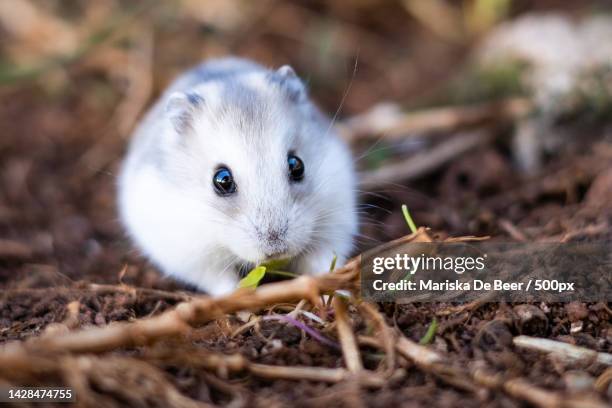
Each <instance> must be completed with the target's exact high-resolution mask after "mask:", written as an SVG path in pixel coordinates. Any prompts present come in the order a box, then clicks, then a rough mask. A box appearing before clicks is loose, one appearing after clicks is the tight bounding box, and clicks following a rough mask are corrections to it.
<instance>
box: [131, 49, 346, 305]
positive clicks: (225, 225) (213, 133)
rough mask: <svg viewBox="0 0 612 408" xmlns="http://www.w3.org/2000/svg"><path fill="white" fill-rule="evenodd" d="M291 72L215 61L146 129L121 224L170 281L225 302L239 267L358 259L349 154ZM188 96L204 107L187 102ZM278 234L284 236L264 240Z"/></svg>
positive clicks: (303, 266)
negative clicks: (292, 171)
mask: <svg viewBox="0 0 612 408" xmlns="http://www.w3.org/2000/svg"><path fill="white" fill-rule="evenodd" d="M225 70H228V71H227V72H232V71H231V70H234V71H235V72H233V73H231V74H228V75H227V76H224V75H223V72H225ZM219 72H221V74H219ZM287 72H289V71H288V70H287V69H284V70H281V71H279V73H277V74H275V73H274V71H269V70H266V69H264V68H262V67H260V66H258V65H255V64H253V63H250V62H248V61H244V60H237V59H229V60H220V61H213V62H210V63H207V64H205V65H203V66H200V67H198V68H197V69H195V70H192V71H190V72H188V73H186V74H185V75H183V76H182V77H180V78H179V79H178V80H177V81H176V82H175V83H174V84H173V85H172V86H171V87H170V88H169V90H168V91H167V92H166V93H165V94H164V95H163V96H162V97H161V99H160V101H159V102H158V103H157V104H156V106H154V107H153V108H152V109H151V111H150V112H149V113H148V114H147V116H146V117H145V119H144V120H143V122H142V123H141V125H140V126H139V128H138V129H137V130H136V132H135V135H134V139H133V141H132V143H131V145H130V149H129V151H128V154H127V157H126V160H125V162H124V165H123V167H122V171H121V175H120V178H119V211H120V216H121V219H122V221H123V223H124V225H125V227H126V229H127V231H128V232H129V234H130V235H131V237H132V238H133V239H134V241H135V242H136V244H137V245H138V246H139V247H140V249H141V250H142V251H143V252H144V254H145V255H147V256H148V257H149V258H150V259H151V260H152V261H153V262H154V263H155V264H157V265H158V266H159V267H160V268H161V269H162V270H163V271H164V272H165V273H167V274H169V275H172V276H174V277H176V278H178V279H180V280H183V281H185V282H188V283H191V284H193V285H195V286H197V287H198V288H199V289H201V290H204V291H207V292H210V293H212V294H223V293H227V292H230V291H231V290H233V289H234V288H235V287H236V284H237V282H238V279H239V278H238V275H237V269H238V268H239V267H240V265H242V264H247V263H252V264H256V263H260V262H262V261H264V260H266V254H269V253H276V252H279V251H284V253H283V254H282V257H290V258H292V262H291V265H290V267H291V269H292V270H294V271H296V272H298V273H307V274H317V273H322V272H325V271H326V270H327V269H328V268H329V265H330V263H331V261H332V258H333V256H334V254H337V256H338V261H339V265H340V264H341V263H342V262H344V260H345V259H346V257H347V256H348V255H349V253H350V251H351V249H352V239H353V235H354V234H355V233H356V230H357V217H356V211H355V205H356V203H355V184H356V180H355V172H354V169H353V164H352V159H351V156H350V153H349V150H348V149H347V147H346V146H345V145H344V144H343V143H342V142H341V141H340V140H339V139H338V137H337V136H336V135H335V134H334V133H333V131H332V130H331V129H330V126H329V122H328V120H326V119H323V118H322V116H321V115H320V114H319V113H318V112H317V110H316V108H315V107H314V106H313V105H312V104H311V103H310V102H309V101H308V100H307V99H299V98H297V97H296V96H295V95H296V89H297V91H299V90H300V87H301V83H300V82H294V81H299V80H298V79H297V78H295V77H294V76H290V74H291V73H290V72H289V74H287ZM211 73H214V75H213V74H211ZM271 75H272V79H270V78H271V77H270V76H271ZM274 75H277V76H274ZM278 75H288V78H287V81H291V82H283V81H284V79H283V77H282V76H281V77H280V79H279V77H278ZM177 92H178V93H177ZM184 92H190V94H191V95H192V96H193V95H197V96H198V97H200V98H201V100H199V99H193V100H192V102H193V103H189V101H188V100H187V99H185V101H187V102H185V103H182V102H181V101H180V98H181V96H184ZM304 95H305V94H304ZM176 98H179V99H178V103H176ZM170 99H172V102H171V104H170V105H171V107H167V105H168V100H170ZM194 101H195V102H194ZM183 105H185V106H183ZM183 124H184V126H182V125H183ZM290 151H294V152H295V154H296V155H297V156H299V157H300V158H301V159H302V160H303V162H304V164H305V176H304V179H303V180H302V181H301V182H291V181H290V180H289V177H288V168H287V154H288V153H289V152H290ZM220 164H224V165H226V166H228V167H229V168H230V169H231V171H232V174H233V176H234V179H235V180H236V183H237V192H236V193H235V194H234V195H232V196H229V197H221V196H218V195H217V194H216V193H215V191H214V189H213V185H212V178H213V174H214V171H215V170H216V168H217V166H219V165H220ZM269 231H283V234H281V238H280V239H278V240H273V241H271V240H268V239H263V238H262V237H263V236H267V235H266V234H267V233H268V232H269Z"/></svg>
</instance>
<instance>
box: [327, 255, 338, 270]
mask: <svg viewBox="0 0 612 408" xmlns="http://www.w3.org/2000/svg"><path fill="white" fill-rule="evenodd" d="M337 261H338V255H336V253H335V252H334V259H332V261H331V265H329V271H330V272H333V271H334V269H336V262H337Z"/></svg>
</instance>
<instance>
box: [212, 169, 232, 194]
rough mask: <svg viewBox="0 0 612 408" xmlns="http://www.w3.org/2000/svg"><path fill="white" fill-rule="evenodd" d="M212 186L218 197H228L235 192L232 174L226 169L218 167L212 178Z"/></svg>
mask: <svg viewBox="0 0 612 408" xmlns="http://www.w3.org/2000/svg"><path fill="white" fill-rule="evenodd" d="M213 186H214V187H215V191H216V192H217V194H219V195H220V196H228V195H230V194H233V193H235V192H236V183H235V182H234V176H232V172H231V171H229V169H228V168H226V167H219V168H218V169H217V171H216V172H215V175H214V176H213Z"/></svg>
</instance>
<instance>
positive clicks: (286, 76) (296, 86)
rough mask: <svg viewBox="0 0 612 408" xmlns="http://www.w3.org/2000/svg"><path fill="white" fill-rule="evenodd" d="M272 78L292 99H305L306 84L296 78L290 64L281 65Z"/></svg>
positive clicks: (300, 100) (295, 100) (297, 100)
mask: <svg viewBox="0 0 612 408" xmlns="http://www.w3.org/2000/svg"><path fill="white" fill-rule="evenodd" d="M273 78H274V80H276V81H277V82H278V83H279V84H280V86H281V87H283V88H284V89H285V91H286V92H287V95H289V98H290V99H291V100H292V101H294V102H302V101H304V100H306V97H307V91H306V86H304V83H303V82H302V81H301V80H300V78H298V76H297V75H296V74H295V71H294V70H293V68H291V66H289V65H283V66H282V67H280V68H279V69H277V70H276V71H275V72H274V75H273Z"/></svg>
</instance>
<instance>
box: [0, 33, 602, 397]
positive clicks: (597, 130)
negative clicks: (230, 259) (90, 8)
mask: <svg viewBox="0 0 612 408" xmlns="http://www.w3.org/2000/svg"><path fill="white" fill-rule="evenodd" d="M381 35H382V34H381ZM385 35H388V33H385ZM462 52H463V51H461V50H459V51H457V50H455V51H454V52H453V53H451V54H453V55H452V58H455V57H456V56H457V55H461V54H462ZM107 57H108V55H107ZM108 58H110V57H108ZM166 58H167V56H166ZM449 58H451V57H449ZM90 62H91V61H90ZM91 64H92V65H93V66H94V67H93V68H91V67H89V66H88V65H87V62H85V63H80V64H77V65H76V66H75V67H71V68H69V69H67V70H66V71H65V72H64V73H63V75H65V76H66V77H65V78H60V79H57V78H54V76H53V75H52V76H51V77H49V81H50V83H49V84H47V85H48V86H41V85H40V84H39V83H35V84H33V83H31V82H19V83H17V84H12V85H9V86H5V87H3V88H2V89H0V92H1V93H0V95H1V98H2V103H0V135H1V138H0V237H1V239H0V343H8V342H11V341H14V340H27V339H31V338H34V337H37V336H40V335H41V334H43V333H47V334H48V333H49V332H50V331H52V330H55V329H57V330H64V329H65V327H67V328H68V329H69V330H77V329H79V328H87V327H90V326H104V325H107V324H109V323H111V322H116V321H133V320H135V319H140V318H146V317H151V316H156V315H159V314H161V313H162V312H164V311H167V310H169V309H171V308H172V307H173V306H175V305H177V304H178V303H180V302H181V301H183V300H185V299H186V298H187V297H188V296H191V295H194V293H193V292H192V291H191V289H190V288H188V287H184V286H182V285H181V284H180V283H178V282H175V281H173V280H172V279H169V278H166V277H164V276H162V275H161V274H160V273H158V271H157V270H156V269H155V268H154V267H153V266H151V265H150V264H148V263H147V262H146V261H145V260H143V259H142V258H141V257H140V256H139V254H138V253H137V252H136V251H135V250H134V248H133V247H132V246H131V244H130V243H129V241H128V240H127V238H126V236H125V235H124V232H123V231H122V228H121V227H120V225H119V222H118V220H117V215H116V210H115V188H114V184H115V175H116V172H117V168H118V165H119V162H120V157H121V154H122V152H123V149H124V148H125V138H121V137H119V136H118V132H117V129H115V126H116V122H115V120H116V119H118V118H119V119H120V118H121V117H122V116H121V113H117V111H116V110H115V107H116V105H117V95H113V94H108V90H106V89H104V88H102V87H101V86H100V83H101V82H104V81H106V80H107V77H105V76H104V75H106V74H102V73H101V72H100V71H99V70H98V69H97V68H96V67H95V64H94V63H93V62H92V63H91ZM366 65H367V64H366ZM368 69H374V68H371V67H370V68H368V67H366V68H365V70H366V72H368ZM156 78H158V77H156ZM164 78H165V76H164ZM54 80H56V81H59V82H60V83H61V82H62V81H68V82H69V84H70V85H69V86H68V87H66V88H62V90H57V89H54V85H53V83H52V81H54ZM157 80H158V81H159V79H157ZM362 85H363V84H362V83H361V82H359V83H358V85H357V86H356V88H355V89H354V91H355V92H356V95H357V96H355V95H353V96H352V98H353V99H352V100H351V102H350V103H349V105H348V107H347V112H348V113H347V114H349V113H351V112H358V111H360V110H361V109H362V108H364V107H365V106H368V105H369V104H370V102H368V101H366V102H363V104H364V105H365V106H362V105H361V103H362V102H356V101H358V100H359V98H358V95H359V93H360V92H361V93H363V92H364V91H363V89H364V88H363V87H362ZM93 92H99V95H98V96H99V97H97V98H92V97H90V96H91V93H93ZM398 92H399V91H398ZM317 95H318V97H319V98H320V100H322V101H323V104H324V106H325V107H326V108H327V107H329V109H330V110H332V109H333V107H332V106H333V105H335V104H336V103H337V98H336V99H332V98H331V97H330V95H327V94H326V93H325V92H324V91H322V92H321V93H320V94H317ZM396 96H397V95H396ZM326 98H329V99H326ZM368 98H373V99H376V95H371V94H370V95H368ZM145 99H148V98H145ZM328 101H329V102H328ZM109 118H111V119H110V120H109ZM509 128H510V127H509V126H506V127H504V128H503V129H502V130H501V131H499V132H497V136H496V137H495V139H494V140H493V141H491V142H490V143H486V144H484V145H482V146H481V147H479V148H477V149H475V150H472V151H470V152H468V153H466V154H462V155H459V156H457V157H456V158H455V159H453V160H451V161H450V162H448V163H446V164H444V165H442V166H440V167H439V168H438V169H436V170H435V171H432V172H429V173H427V174H426V175H424V176H422V177H418V178H416V179H414V180H412V181H410V182H409V183H405V184H396V185H393V186H390V187H389V186H386V187H385V186H381V188H379V189H377V191H373V192H368V193H364V194H362V197H361V202H362V203H363V204H364V208H365V213H364V214H363V216H362V218H363V220H362V221H363V222H362V225H363V227H362V230H361V238H359V248H358V251H357V252H359V251H361V250H365V249H367V248H371V247H373V246H375V245H376V244H378V243H383V242H386V241H388V240H390V239H394V238H397V237H400V236H403V235H406V234H407V233H408V232H409V231H408V229H407V227H406V224H405V222H404V219H403V216H402V213H401V211H400V205H401V204H407V205H408V206H409V208H410V210H411V213H412V216H413V218H414V219H415V221H416V222H417V224H419V225H421V226H428V227H430V228H431V232H432V235H434V236H436V237H438V238H444V237H449V236H464V235H476V236H491V237H493V239H496V240H506V241H517V242H521V241H522V242H531V241H537V242H540V241H552V242H573V241H582V240H597V241H608V242H612V128H610V126H609V122H606V121H605V120H604V121H598V122H592V121H580V120H577V121H572V122H571V123H569V124H568V125H565V124H564V125H563V126H562V128H563V132H564V134H566V135H567V136H566V139H564V142H563V144H562V145H561V147H559V148H558V149H556V150H555V151H554V152H552V153H550V154H549V155H548V156H547V157H546V160H545V162H544V165H543V167H542V169H541V170H540V171H538V172H536V173H534V174H531V175H524V174H521V173H520V172H518V171H517V170H516V168H515V166H514V163H513V158H512V156H511V153H510V147H509V143H510V142H509V140H510V139H509V137H508V136H506V135H507V132H508V129H509ZM109 134H110V135H111V136H108V135H109ZM366 148H367V147H366ZM355 150H356V155H358V154H360V153H362V152H363V150H364V149H362V146H357V147H355ZM361 166H362V167H365V165H364V164H361ZM75 308H76V309H75ZM292 308H293V306H292V305H287V304H280V305H277V306H275V307H274V308H266V309H265V310H264V311H262V312H261V313H260V314H263V315H265V314H271V313H273V312H275V311H291V310H292ZM379 310H380V311H381V312H382V315H383V316H384V318H385V320H386V322H387V324H388V325H389V326H390V327H394V328H396V329H397V330H398V331H399V332H401V333H402V334H403V335H404V336H406V337H407V338H408V339H411V340H414V341H416V342H418V341H419V340H420V339H421V338H422V337H423V336H424V335H425V333H426V331H427V329H428V327H429V325H430V322H431V321H432V319H433V318H434V317H435V318H436V319H437V320H438V322H439V326H438V330H437V333H436V335H435V338H434V339H433V341H432V344H431V345H430V347H431V348H432V349H434V350H436V351H437V352H440V353H443V354H444V355H445V356H447V357H448V360H449V361H450V362H451V365H452V366H454V367H472V366H475V365H478V364H482V365H484V366H486V367H487V369H488V370H489V372H491V373H495V374H501V375H503V376H505V377H506V378H513V377H520V378H522V379H525V380H527V381H528V382H529V384H530V385H532V386H535V387H540V388H542V389H545V390H547V391H550V392H551V393H553V394H555V395H558V396H561V397H563V398H568V399H572V398H573V399H576V400H578V399H580V398H584V399H585V401H598V402H599V403H600V404H602V405H601V406H605V405H608V406H610V405H612V385H611V384H612V383H611V382H610V377H611V375H610V368H609V367H606V366H605V365H602V364H597V363H594V362H592V361H586V362H585V361H583V362H581V363H575V364H569V363H567V362H564V361H561V360H558V359H555V358H554V356H553V357H552V358H551V357H550V356H547V355H546V354H543V353H538V352H534V351H527V350H524V349H520V348H517V347H516V346H514V345H513V344H512V339H513V338H514V337H515V336H517V335H520V334H523V335H528V336H535V337H543V338H548V339H553V340H558V341H560V342H563V343H568V344H573V345H578V346H581V347H584V348H587V349H591V350H596V351H599V352H606V353H611V352H612V326H611V319H610V316H611V313H612V311H611V310H610V304H609V303H603V302H601V303H581V302H572V303H568V304H556V303H553V304H545V303H541V304H532V305H515V304H506V303H476V304H471V305H467V306H464V307H462V306H461V305H451V304H392V303H385V304H380V305H379ZM349 316H350V317H351V327H352V329H353V331H354V332H355V333H356V334H357V335H366V336H367V335H376V334H377V333H376V332H372V330H373V329H372V326H371V325H369V324H368V323H367V322H366V321H364V319H363V317H362V316H361V315H360V314H359V313H357V310H356V309H355V308H354V307H353V306H351V307H349ZM247 318H248V316H247V317H245V316H244V315H241V314H233V315H229V316H226V317H223V318H220V319H217V320H215V321H212V322H210V323H207V324H205V325H203V326H201V327H197V328H194V329H193V330H192V331H191V332H190V333H189V334H188V335H186V336H184V337H181V338H178V339H166V340H163V341H159V342H157V343H156V344H152V345H150V346H138V347H120V348H117V349H116V350H114V351H111V352H107V353H103V354H95V353H85V354H84V355H85V356H86V357H87V358H89V360H87V361H88V363H90V364H94V363H95V364H97V365H96V367H97V368H95V370H94V371H96V373H97V374H91V373H90V376H89V377H87V381H88V384H87V386H86V387H85V388H84V389H87V390H88V391H87V392H88V396H87V398H90V400H89V402H91V401H95V402H96V403H97V404H99V406H170V405H175V406H179V405H181V404H186V403H185V401H183V400H180V398H179V399H177V398H178V397H172V395H173V394H172V395H171V396H168V395H169V394H164V395H158V394H156V387H157V384H158V383H157V382H156V381H158V379H157V377H155V375H157V374H159V375H161V376H162V377H163V379H164V380H163V381H164V382H163V383H164V384H165V383H166V382H168V383H170V384H171V385H172V386H174V388H175V389H176V390H178V392H180V394H182V395H183V396H186V397H189V398H191V399H193V400H197V401H200V402H203V403H207V404H211V405H231V406H235V407H240V406H266V407H270V406H370V407H387V406H405V407H421V406H433V407H457V406H462V407H478V406H483V405H486V406H492V407H522V406H531V404H530V403H528V402H525V400H524V399H522V398H520V397H517V396H516V395H513V394H512V393H510V392H508V391H507V390H506V391H504V390H501V389H495V388H494V387H493V388H487V387H481V386H476V385H475V384H474V383H473V382H470V381H467V380H466V381H461V380H460V379H457V378H450V377H449V378H445V377H444V376H443V375H440V374H439V373H434V372H431V371H429V370H427V369H423V367H420V366H419V365H418V364H414V363H413V362H410V361H408V360H402V361H401V362H399V363H398V367H397V370H396V371H395V372H394V373H393V375H391V376H390V377H389V379H388V381H387V382H386V383H385V384H384V385H383V386H380V387H367V386H363V385H359V383H358V382H356V381H351V380H346V381H340V382H337V383H326V382H321V381H309V380H305V379H298V380H288V379H266V378H263V377H262V376H257V375H253V374H250V373H244V372H242V373H241V372H230V373H229V374H228V373H227V372H223V370H221V369H220V368H219V367H217V369H216V370H215V369H210V368H209V367H208V368H207V367H205V366H203V365H202V364H201V363H200V360H199V359H198V356H199V355H200V353H204V352H208V351H213V352H221V353H223V354H226V355H233V354H238V355H242V356H244V357H245V358H247V359H248V360H249V361H251V362H253V363H259V364H265V365H275V366H312V367H326V368H338V367H344V362H343V354H342V351H341V350H340V349H339V348H338V347H337V334H336V331H335V326H334V324H333V323H330V321H326V322H325V324H321V323H317V322H316V321H308V325H309V326H311V327H313V328H314V329H316V330H317V331H319V332H320V333H321V334H322V335H323V336H324V337H325V338H327V339H328V340H329V339H332V341H331V343H330V344H327V343H325V342H321V341H319V340H317V339H315V338H313V337H312V336H310V335H309V334H307V333H305V332H304V331H302V330H300V329H299V328H298V327H296V326H294V325H290V324H287V323H286V322H284V321H277V320H263V321H261V322H260V323H259V324H257V325H253V326H252V327H247V328H246V329H244V330H241V331H239V332H238V333H237V334H236V331H237V330H239V329H240V328H241V326H243V325H244V324H245V321H246V320H247ZM54 324H60V325H61V326H62V327H61V328H58V326H54ZM64 326H65V327H64ZM360 349H361V355H362V359H363V364H364V367H365V368H366V369H370V370H374V371H377V370H378V371H380V370H381V367H382V365H381V362H382V361H383V360H384V358H385V355H384V354H383V353H382V352H381V351H380V350H378V349H376V348H374V347H368V346H362V347H361V348H360ZM75 361H76V360H75ZM77 363H78V361H77ZM139 363H142V364H146V367H147V368H142V370H141V369H140V368H139V367H141V366H139V365H138V364H139ZM75 364H76V363H75ZM45 367H46V366H44V365H41V366H40V369H39V371H36V370H34V371H29V374H27V375H26V374H23V376H22V373H21V372H20V368H19V367H18V366H16V367H15V371H14V376H13V377H12V378H6V377H2V376H0V379H1V380H0V385H1V384H3V382H6V381H8V382H9V383H11V384H13V385H46V386H52V385H62V384H74V381H73V380H74V379H71V378H70V377H69V376H68V375H67V374H66V372H67V371H66V370H59V369H56V368H49V369H46V368H45ZM606 368H607V371H606ZM148 369H152V370H155V373H156V374H155V375H153V374H151V375H148V376H147V375H144V374H143V372H145V371H146V370H148ZM7 370H8V368H7V367H4V368H3V370H0V371H1V372H3V373H6V372H7ZM68 372H69V370H68ZM92 372H93V371H92ZM606 379H607V380H606ZM113 381H115V383H113ZM159 381H160V382H159V383H162V380H159ZM593 384H598V385H597V387H599V388H597V387H596V386H594V385H593ZM602 384H603V385H602ZM118 385H121V386H123V387H124V388H123V389H121V387H120V386H118ZM130 389H132V390H133V389H142V390H148V392H130ZM597 390H598V391H597ZM172 398H175V399H172ZM179 400H180V401H179ZM81 402H83V400H82V401H81ZM85 402H86V401H85ZM585 404H586V403H585ZM533 405H538V404H533ZM182 406H189V405H188V404H186V405H182ZM193 406H195V405H193ZM542 406H544V404H542ZM576 406H578V405H576ZM582 406H591V405H582ZM592 406H597V405H592Z"/></svg>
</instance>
